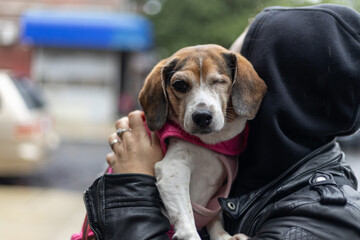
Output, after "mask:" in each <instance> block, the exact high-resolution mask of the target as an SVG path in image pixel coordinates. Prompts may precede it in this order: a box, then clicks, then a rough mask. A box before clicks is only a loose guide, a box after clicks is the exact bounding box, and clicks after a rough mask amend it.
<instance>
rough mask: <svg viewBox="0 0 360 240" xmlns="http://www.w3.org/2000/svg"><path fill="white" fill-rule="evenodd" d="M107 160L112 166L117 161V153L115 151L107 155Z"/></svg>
mask: <svg viewBox="0 0 360 240" xmlns="http://www.w3.org/2000/svg"><path fill="white" fill-rule="evenodd" d="M106 162H107V163H108V164H109V166H110V167H112V166H113V165H114V163H115V154H114V153H113V152H111V153H108V154H107V155H106Z"/></svg>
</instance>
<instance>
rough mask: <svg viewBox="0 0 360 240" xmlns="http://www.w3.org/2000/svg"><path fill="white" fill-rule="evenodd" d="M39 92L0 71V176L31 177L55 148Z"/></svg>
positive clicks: (23, 81) (50, 127) (48, 117)
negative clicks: (28, 175)
mask: <svg viewBox="0 0 360 240" xmlns="http://www.w3.org/2000/svg"><path fill="white" fill-rule="evenodd" d="M40 90H41V89H40V88H39V87H38V86H37V85H36V84H35V83H34V82H33V81H30V80H28V79H15V78H14V77H12V76H11V75H10V74H8V73H7V72H5V71H0V176H2V177H4V176H21V175H24V174H29V173H33V172H34V171H36V170H37V169H38V168H39V167H40V166H41V165H43V164H44V163H45V162H46V160H47V153H48V152H49V151H50V150H53V149H55V148H56V147H57V146H58V144H59V137H58V135H57V134H56V133H55V131H54V129H53V120H52V119H51V117H50V116H49V114H48V113H47V111H46V107H45V101H44V98H43V95H42V92H41V91H40Z"/></svg>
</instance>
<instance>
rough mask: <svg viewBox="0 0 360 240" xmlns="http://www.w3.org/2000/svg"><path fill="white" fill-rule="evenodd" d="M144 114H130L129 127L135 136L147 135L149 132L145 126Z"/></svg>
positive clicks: (137, 112) (140, 112) (136, 112)
mask: <svg viewBox="0 0 360 240" xmlns="http://www.w3.org/2000/svg"><path fill="white" fill-rule="evenodd" d="M144 117H145V115H144V112H142V111H134V112H131V113H130V114H129V125H130V127H131V129H132V130H133V132H134V133H135V134H139V135H146V136H148V132H147V130H146V128H145V124H144Z"/></svg>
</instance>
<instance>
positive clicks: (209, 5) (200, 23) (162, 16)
mask: <svg viewBox="0 0 360 240" xmlns="http://www.w3.org/2000/svg"><path fill="white" fill-rule="evenodd" d="M138 1H139V0H138ZM150 1H154V0H150ZM155 1H157V2H158V3H160V4H161V6H162V8H161V11H160V12H159V13H157V14H155V15H150V16H148V17H149V18H150V19H151V20H152V21H153V23H154V28H155V39H156V44H157V46H158V47H161V48H163V49H165V51H164V52H163V55H167V56H168V55H170V54H172V53H173V52H175V51H176V50H178V49H179V48H182V47H184V46H190V45H197V44H205V43H216V44H219V45H222V46H224V47H226V48H228V47H230V45H231V44H232V42H233V41H234V40H235V39H236V38H237V37H238V36H239V35H240V33H241V32H242V31H243V30H244V29H245V28H246V26H247V25H248V24H249V21H250V19H251V18H253V17H254V16H255V15H256V14H257V13H259V12H260V11H261V10H262V9H263V8H265V7H268V6H274V5H278V6H292V7H293V6H297V7H298V6H306V5H313V4H318V3H339V4H344V5H350V6H351V7H354V8H356V7H359V2H360V0H352V1H351V0H330V1H321V0H162V1H161V0H155ZM162 57H163V56H162Z"/></svg>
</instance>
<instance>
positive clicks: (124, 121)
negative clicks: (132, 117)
mask: <svg viewBox="0 0 360 240" xmlns="http://www.w3.org/2000/svg"><path fill="white" fill-rule="evenodd" d="M115 127H116V129H118V128H123V129H128V128H130V125H129V118H128V117H122V118H120V119H119V120H117V121H116V123H115Z"/></svg>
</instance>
